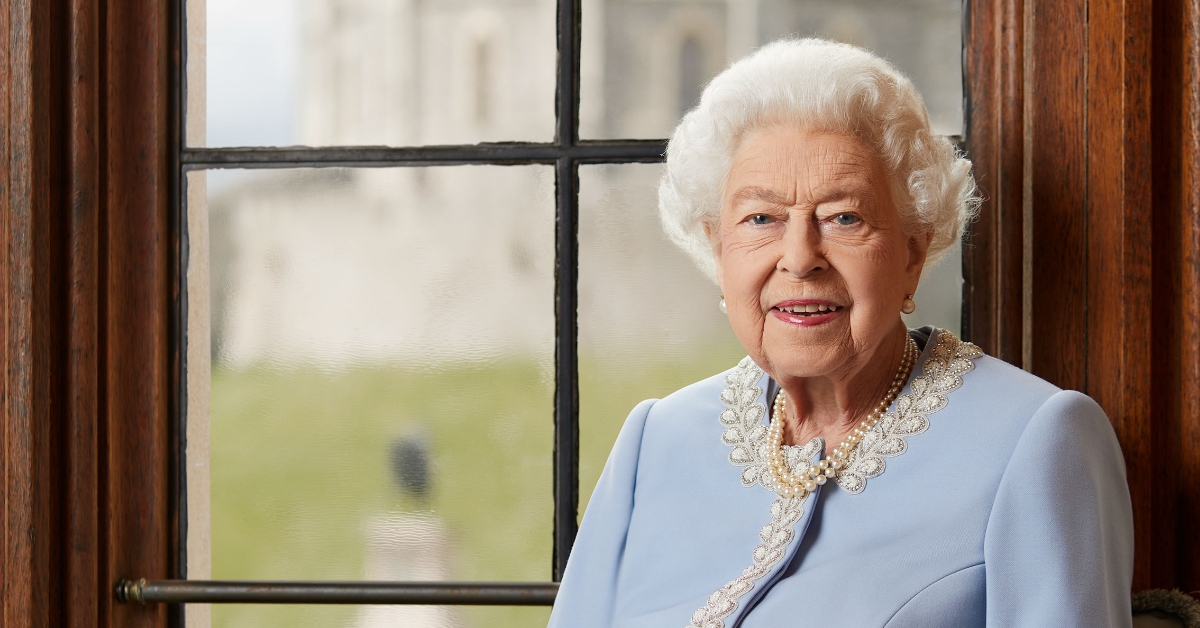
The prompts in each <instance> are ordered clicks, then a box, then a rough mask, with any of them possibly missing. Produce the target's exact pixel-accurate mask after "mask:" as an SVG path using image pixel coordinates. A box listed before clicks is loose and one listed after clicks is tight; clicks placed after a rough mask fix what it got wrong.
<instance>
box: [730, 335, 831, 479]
mask: <svg viewBox="0 0 1200 628" xmlns="http://www.w3.org/2000/svg"><path fill="white" fill-rule="evenodd" d="M762 376H763V371H762V369H760V368H758V365H757V364H755V363H754V361H753V360H751V359H750V356H746V357H744V358H742V361H741V362H738V365H737V368H735V369H733V370H732V371H730V373H729V375H726V376H725V386H726V387H725V390H723V391H721V403H724V404H725V409H724V410H723V411H721V425H724V426H725V432H724V433H722V434H721V442H723V443H725V444H726V445H729V446H730V447H732V448H733V449H732V450H730V452H729V461H730V462H732V463H733V464H735V465H737V466H739V467H746V468H745V469H743V470H742V485H743V486H754V485H755V484H762V485H763V486H764V487H765V486H766V484H763V481H764V480H766V479H767V473H766V471H767V455H768V453H769V452H768V451H767V445H768V439H767V429H768V427H767V424H766V423H765V422H764V418H765V417H766V416H767V406H766V404H765V403H763V402H761V401H759V397H761V396H762V393H763V391H762V388H760V387H759V386H758V382H759V380H761V379H762ZM823 444H824V443H823V441H822V440H821V439H820V438H814V439H812V440H811V441H809V442H808V443H807V444H805V445H802V446H791V445H788V446H785V447H784V448H783V455H784V461H785V462H787V465H788V466H789V467H791V469H792V471H796V470H797V469H799V468H800V466H801V465H803V466H804V467H808V465H810V464H812V459H813V456H815V455H817V452H819V451H821V447H822V445H823Z"/></svg>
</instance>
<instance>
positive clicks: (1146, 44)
mask: <svg viewBox="0 0 1200 628" xmlns="http://www.w3.org/2000/svg"><path fill="white" fill-rule="evenodd" d="M1089 14H1090V16H1091V17H1090V19H1089V22H1088V50H1087V56H1086V59H1087V66H1088V67H1087V99H1086V106H1087V112H1086V113H1087V138H1086V142H1087V161H1086V168H1087V210H1086V213H1085V215H1084V216H1083V218H1084V220H1085V221H1086V224H1085V235H1086V238H1087V241H1086V247H1087V248H1086V250H1087V259H1086V262H1085V264H1084V266H1083V268H1084V270H1085V272H1086V275H1085V276H1086V280H1087V284H1086V285H1087V290H1086V296H1087V302H1086V314H1087V323H1086V326H1085V329H1086V331H1087V346H1086V347H1081V349H1083V350H1084V351H1085V352H1086V358H1085V360H1086V364H1085V367H1086V373H1087V376H1086V388H1085V390H1086V392H1087V393H1088V394H1090V395H1091V396H1092V397H1093V398H1094V399H1096V401H1097V402H1099V403H1100V405H1101V406H1102V407H1104V408H1105V410H1106V411H1107V412H1108V415H1109V418H1110V419H1111V420H1112V422H1113V427H1114V428H1115V429H1116V432H1117V436H1118V438H1120V440H1121V444H1122V448H1123V450H1124V453H1125V463H1126V469H1127V472H1128V477H1129V487H1130V494H1131V496H1132V498H1133V511H1134V524H1135V529H1136V530H1138V531H1139V534H1140V535H1141V536H1142V538H1141V539H1140V545H1141V546H1142V547H1145V548H1149V547H1152V546H1153V544H1154V543H1156V542H1160V543H1162V544H1163V545H1165V546H1169V545H1172V541H1171V539H1170V537H1171V535H1170V534H1166V535H1163V534H1162V533H1163V532H1169V529H1168V530H1161V529H1160V528H1161V522H1160V521H1156V520H1155V518H1154V516H1153V501H1152V492H1153V482H1155V481H1158V479H1157V478H1156V474H1155V471H1156V468H1155V465H1153V464H1152V461H1154V459H1155V458H1154V456H1153V455H1152V454H1153V449H1152V447H1151V435H1152V426H1151V424H1150V406H1149V399H1150V386H1149V384H1150V381H1149V375H1150V363H1149V357H1150V355H1149V350H1148V347H1149V344H1148V343H1147V342H1146V341H1147V339H1148V338H1149V337H1150V327H1151V325H1150V321H1151V314H1152V311H1151V307H1150V301H1151V290H1150V275H1151V249H1150V244H1151V234H1152V230H1151V220H1150V218H1151V217H1150V215H1149V214H1148V212H1147V211H1146V208H1147V207H1150V203H1151V199H1150V176H1151V167H1150V166H1151V160H1150V157H1151V153H1150V145H1149V142H1147V141H1146V138H1148V137H1149V136H1150V94H1151V83H1150V65H1149V63H1150V59H1149V57H1150V42H1151V25H1152V22H1151V19H1150V17H1151V12H1150V6H1149V4H1148V3H1136V2H1125V1H1124V0H1091V2H1090V4H1089ZM1076 272H1077V271H1076ZM1064 349H1066V347H1065V346H1061V345H1060V346H1056V347H1054V350H1055V351H1063V350H1064ZM1159 537H1164V540H1163V541H1155V539H1156V538H1159ZM1136 565H1137V574H1138V581H1137V582H1136V583H1135V584H1136V585H1137V586H1138V588H1145V587H1147V586H1148V585H1149V584H1150V581H1151V579H1150V574H1151V572H1152V565H1153V561H1152V553H1151V552H1150V551H1142V552H1139V553H1138V554H1137V556H1136Z"/></svg>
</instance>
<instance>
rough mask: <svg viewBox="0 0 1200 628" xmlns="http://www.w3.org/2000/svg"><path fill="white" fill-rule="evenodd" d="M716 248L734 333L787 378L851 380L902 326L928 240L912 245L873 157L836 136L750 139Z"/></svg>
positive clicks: (734, 169) (732, 178)
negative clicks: (906, 301)
mask: <svg viewBox="0 0 1200 628" xmlns="http://www.w3.org/2000/svg"><path fill="white" fill-rule="evenodd" d="M709 235H710V237H712V238H713V240H714V245H713V246H714V253H715V256H716V262H717V276H718V280H719V282H720V284H721V288H722V292H723V294H724V296H725V302H726V307H727V311H728V313H729V321H730V323H731V325H732V326H733V330H734V333H735V334H737V337H738V339H739V340H740V341H741V343H742V345H743V346H745V348H746V350H747V351H748V352H749V354H750V357H751V358H753V359H754V361H755V362H756V363H758V364H759V365H760V366H762V367H763V368H764V369H766V370H767V372H768V373H770V374H771V375H773V376H774V377H775V378H776V379H777V380H778V379H780V377H784V378H789V377H839V376H844V377H849V376H852V375H853V373H855V372H857V370H858V369H859V368H861V367H862V366H863V364H865V362H866V361H867V360H869V359H870V358H871V357H872V356H873V355H874V353H875V349H876V348H878V347H879V346H880V345H881V343H882V341H883V339H884V338H885V337H887V335H888V334H889V333H890V334H895V333H896V331H897V328H898V326H899V325H900V322H899V321H900V308H901V306H902V304H903V301H904V298H905V297H906V296H907V295H908V294H910V293H913V292H916V288H917V282H918V281H919V279H920V275H921V267H922V266H923V264H924V262H925V254H926V252H927V251H928V248H929V237H928V236H927V235H919V236H915V237H908V236H906V235H905V234H904V230H903V227H902V225H901V222H900V215H899V213H898V212H897V210H896V207H895V204H894V203H893V202H892V198H891V195H890V193H889V188H888V179H887V175H886V173H885V172H884V169H883V166H882V165H881V164H880V163H879V160H878V158H876V156H875V153H874V151H872V150H871V149H870V148H869V147H868V146H866V145H864V144H863V143H861V142H859V141H858V140H857V139H855V138H852V137H849V136H846V135H841V134H837V133H827V132H816V131H809V130H806V129H803V128H795V127H789V126H771V127H766V128H763V129H759V130H756V131H752V132H750V133H749V134H747V135H746V136H745V137H744V138H743V140H742V143H741V145H740V146H739V148H738V151H737V153H736V154H735V155H734V159H733V164H732V166H731V168H730V171H729V179H728V183H727V185H726V189H725V195H724V197H723V199H722V203H721V217H720V221H719V223H718V225H717V226H716V233H712V232H710V234H709Z"/></svg>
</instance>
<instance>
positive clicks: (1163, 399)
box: [1149, 0, 1200, 591]
mask: <svg viewBox="0 0 1200 628" xmlns="http://www.w3.org/2000/svg"><path fill="white" fill-rule="evenodd" d="M1198 6H1200V3H1198V2H1196V1H1195V0H1179V1H1176V2H1159V3H1155V5H1154V11H1153V45H1152V47H1151V48H1152V66H1151V67H1152V74H1151V75H1152V82H1153V86H1154V90H1153V94H1152V107H1151V112H1152V114H1151V120H1150V127H1151V142H1150V145H1151V147H1152V151H1153V160H1154V163H1153V168H1152V179H1151V194H1152V228H1153V234H1152V251H1153V259H1152V262H1151V263H1152V266H1153V273H1152V275H1151V290H1152V300H1151V307H1152V327H1151V338H1152V343H1151V345H1150V349H1151V351H1150V358H1149V368H1150V371H1151V377H1150V380H1151V381H1150V386H1151V393H1150V412H1151V417H1152V419H1153V426H1152V430H1153V434H1152V439H1151V448H1152V452H1153V456H1154V464H1155V469H1156V471H1155V472H1154V473H1153V475H1154V476H1156V477H1157V478H1159V479H1156V480H1155V481H1154V486H1153V489H1154V490H1153V493H1152V516H1153V518H1154V521H1155V523H1156V529H1158V530H1159V531H1160V533H1161V536H1162V538H1163V540H1162V542H1161V543H1157V544H1154V545H1153V546H1152V547H1151V549H1150V553H1151V560H1152V571H1151V576H1150V578H1151V582H1152V583H1153V584H1154V585H1155V586H1168V585H1170V584H1173V583H1178V585H1179V586H1181V587H1184V588H1185V589H1186V590H1193V591H1195V590H1200V543H1198V542H1197V535H1196V528H1197V525H1200V321H1198V320H1197V317H1198V316H1200V214H1198V212H1200V185H1198V184H1200V181H1198V179H1200V160H1198V157H1200V95H1198V91H1200V76H1198V72H1197V68H1198V66H1200V54H1198V45H1200V33H1198V31H1200V8H1198Z"/></svg>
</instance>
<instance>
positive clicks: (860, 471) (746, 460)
mask: <svg viewBox="0 0 1200 628" xmlns="http://www.w3.org/2000/svg"><path fill="white" fill-rule="evenodd" d="M935 340H936V343H935V344H934V345H933V347H932V348H931V349H930V350H929V351H928V354H929V356H928V357H927V358H926V359H925V362H924V364H923V365H922V367H921V372H922V374H921V375H919V376H917V377H913V378H912V379H910V380H909V386H908V388H909V392H907V393H904V394H902V395H900V396H899V397H897V398H896V402H895V403H894V404H893V405H892V409H891V410H890V411H889V412H887V413H886V414H884V415H883V418H882V419H880V421H879V423H878V424H877V425H876V426H875V427H873V428H871V429H870V430H868V431H867V434H866V436H864V437H863V440H862V442H861V443H859V445H858V447H855V448H854V451H853V452H851V454H850V457H849V459H848V460H847V462H846V467H845V468H844V469H843V470H842V471H841V472H840V473H839V474H838V477H837V483H838V486H840V487H842V489H843V490H845V491H847V492H849V493H861V492H862V491H863V489H864V488H866V486H867V480H868V479H870V478H874V477H878V476H879V475H880V474H881V473H883V471H884V469H885V468H886V466H887V465H886V464H885V463H884V461H883V459H884V458H892V457H895V456H899V455H900V454H902V453H904V452H905V451H906V450H907V449H908V444H907V443H906V442H905V439H906V438H907V437H909V436H915V435H917V434H920V433H921V432H924V431H925V430H927V429H929V419H928V417H927V415H929V414H932V413H934V412H937V411H938V410H941V409H942V408H944V407H946V403H947V398H946V395H947V394H949V393H950V392H952V391H954V390H956V389H958V387H960V386H962V376H963V375H964V374H966V373H968V372H970V371H971V370H972V369H974V368H975V363H974V361H973V360H975V359H976V358H979V357H980V356H982V355H983V352H982V351H980V349H979V347H976V346H975V345H973V344H971V343H969V342H963V341H961V340H959V339H958V338H956V337H954V334H952V333H950V332H948V331H944V330H937V332H936V335H935V336H934V337H932V338H930V342H934V341H935ZM762 376H763V370H762V369H761V368H759V367H758V365H757V364H755V363H754V362H753V361H752V360H751V359H750V358H749V357H745V358H742V361H741V362H739V363H738V365H737V368H735V369H733V371H731V372H730V373H729V375H727V376H726V377H725V384H726V388H725V390H723V391H722V392H721V402H722V403H724V404H725V410H723V411H722V412H721V416H720V420H721V424H722V425H724V426H725V432H724V433H723V434H721V441H722V442H724V443H725V444H726V445H729V446H730V447H732V448H733V449H732V450H731V451H730V452H729V461H730V462H732V463H733V464H735V465H737V466H740V467H745V469H743V470H742V484H743V485H744V486H754V485H755V484H763V481H764V480H765V479H766V465H767V462H766V461H767V455H768V453H769V452H768V451H767V425H766V423H765V422H764V420H763V419H764V417H766V414H767V406H766V404H765V403H763V402H762V401H760V399H761V397H762V393H763V390H762V388H761V387H759V386H758V382H759V381H760V380H761V379H762ZM823 444H824V443H823V442H822V440H821V439H820V438H819V437H818V438H814V439H812V440H811V441H809V442H808V443H806V444H804V445H800V446H785V447H784V450H783V452H784V457H785V459H786V462H787V464H788V467H790V468H791V469H792V470H793V471H795V470H798V469H799V468H800V467H801V465H804V466H807V465H809V464H812V459H813V456H815V455H816V454H817V452H819V451H820V450H821V447H822V445H823ZM763 486H766V485H765V484H763Z"/></svg>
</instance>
